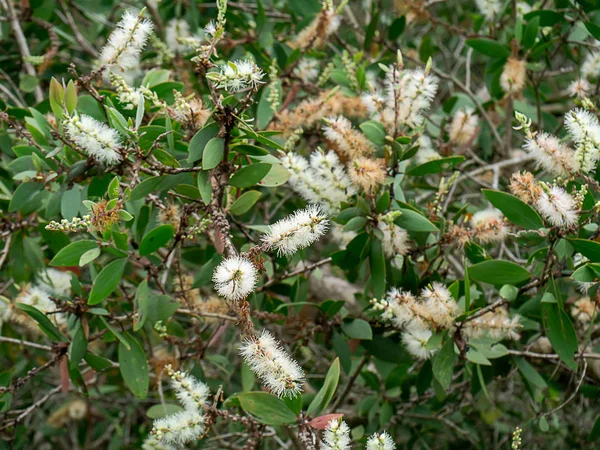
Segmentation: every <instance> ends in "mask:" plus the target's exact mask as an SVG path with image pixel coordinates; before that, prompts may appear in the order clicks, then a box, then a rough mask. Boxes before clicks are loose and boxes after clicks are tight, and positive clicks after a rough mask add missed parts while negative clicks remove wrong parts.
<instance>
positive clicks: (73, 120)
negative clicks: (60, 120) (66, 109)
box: [64, 114, 121, 166]
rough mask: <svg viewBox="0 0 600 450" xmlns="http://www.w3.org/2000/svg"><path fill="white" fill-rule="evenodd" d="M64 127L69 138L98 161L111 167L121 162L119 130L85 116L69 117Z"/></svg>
mask: <svg viewBox="0 0 600 450" xmlns="http://www.w3.org/2000/svg"><path fill="white" fill-rule="evenodd" d="M64 125H65V131H66V133H67V136H68V137H69V138H70V139H71V140H72V141H73V142H74V143H75V144H76V145H77V146H78V147H79V148H81V149H82V150H83V151H84V152H86V153H87V154H88V155H89V156H91V157H92V158H94V159H95V160H96V161H98V162H101V163H103V164H106V165H107V166H110V165H114V164H116V163H118V162H119V161H120V160H121V155H120V154H119V152H118V151H117V149H118V148H119V147H120V146H121V138H120V137H119V133H118V132H117V130H114V129H112V128H110V127H109V126H108V125H106V124H104V123H102V122H98V121H97V120H96V119H94V118H93V117H91V116H88V115H85V114H82V115H81V116H76V115H74V116H72V117H67V118H66V119H65V122H64Z"/></svg>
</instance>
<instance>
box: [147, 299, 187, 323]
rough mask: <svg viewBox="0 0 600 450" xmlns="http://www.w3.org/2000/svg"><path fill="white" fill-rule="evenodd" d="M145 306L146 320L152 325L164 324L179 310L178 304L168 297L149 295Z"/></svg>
mask: <svg viewBox="0 0 600 450" xmlns="http://www.w3.org/2000/svg"><path fill="white" fill-rule="evenodd" d="M147 304H148V306H147V315H148V317H147V320H148V322H149V323H150V324H152V325H154V324H155V323H156V322H158V321H161V320H162V321H163V322H166V321H167V320H168V319H169V318H170V317H171V316H172V315H173V313H175V311H177V308H179V303H178V302H177V301H176V300H174V299H173V298H171V297H169V296H168V295H150V296H149V297H148V301H147Z"/></svg>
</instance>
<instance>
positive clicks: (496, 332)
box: [463, 308, 521, 341]
mask: <svg viewBox="0 0 600 450" xmlns="http://www.w3.org/2000/svg"><path fill="white" fill-rule="evenodd" d="M520 328H521V324H520V323H519V316H518V315H515V316H513V317H509V315H508V311H507V310H506V309H503V308H498V309H495V310H494V311H489V312H487V313H485V314H483V315H482V316H479V317H476V318H474V319H473V320H469V321H467V322H465V323H464V326H463V330H464V332H465V334H466V335H467V336H469V337H473V338H479V337H484V336H487V337H489V338H491V339H494V340H497V341H499V340H502V339H512V340H517V339H519V338H520V337H521V335H520V334H519V330H520Z"/></svg>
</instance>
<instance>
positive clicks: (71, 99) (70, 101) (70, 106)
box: [65, 80, 77, 114]
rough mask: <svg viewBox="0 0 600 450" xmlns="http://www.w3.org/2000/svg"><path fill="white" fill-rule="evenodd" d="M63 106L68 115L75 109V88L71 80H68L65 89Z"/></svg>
mask: <svg viewBox="0 0 600 450" xmlns="http://www.w3.org/2000/svg"><path fill="white" fill-rule="evenodd" d="M65 106H66V107H67V111H68V112H69V114H73V111H75V108H77V88H76V87H75V83H73V80H69V83H68V84H67V88H66V89H65Z"/></svg>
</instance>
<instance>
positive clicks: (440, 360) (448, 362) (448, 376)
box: [432, 338, 456, 389]
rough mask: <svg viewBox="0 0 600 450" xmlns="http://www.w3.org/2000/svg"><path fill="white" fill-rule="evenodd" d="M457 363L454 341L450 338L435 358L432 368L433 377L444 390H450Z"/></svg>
mask: <svg viewBox="0 0 600 450" xmlns="http://www.w3.org/2000/svg"><path fill="white" fill-rule="evenodd" d="M455 361H456V354H455V353H454V340H453V339H451V338H448V339H447V340H446V343H445V344H444V345H443V346H442V349H441V350H440V351H439V353H438V354H437V355H436V356H435V359H434V360H433V366H432V370H433V376H434V377H435V379H436V380H438V383H440V385H441V386H442V387H443V388H444V389H448V388H449V387H450V383H451V382H452V374H453V373H454V362H455Z"/></svg>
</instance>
